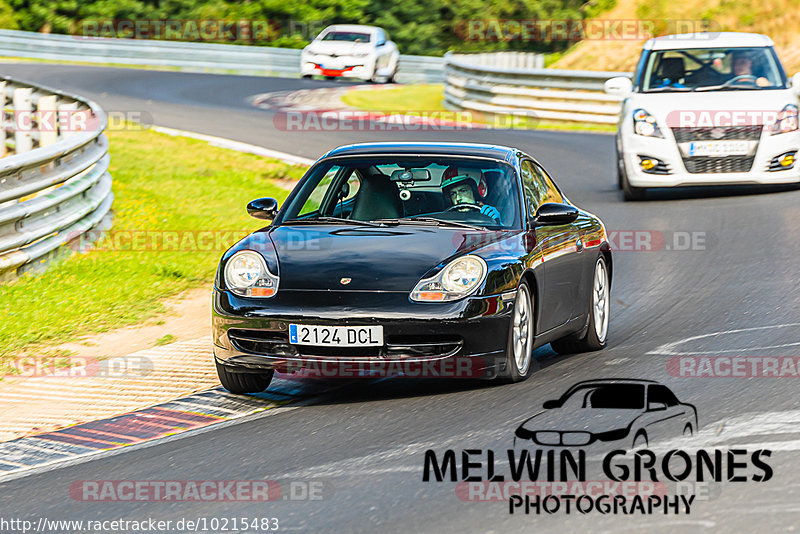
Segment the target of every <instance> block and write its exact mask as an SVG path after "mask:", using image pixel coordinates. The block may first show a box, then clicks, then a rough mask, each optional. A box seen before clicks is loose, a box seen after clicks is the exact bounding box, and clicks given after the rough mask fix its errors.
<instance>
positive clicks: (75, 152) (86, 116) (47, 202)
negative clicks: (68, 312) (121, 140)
mask: <svg viewBox="0 0 800 534" xmlns="http://www.w3.org/2000/svg"><path fill="white" fill-rule="evenodd" d="M0 95H2V96H3V97H4V102H3V108H4V114H3V128H2V130H0V132H2V135H3V140H2V142H0V151H2V154H0V155H5V154H9V155H6V156H5V157H3V158H2V159H0V280H4V279H10V278H13V277H14V276H15V275H16V274H19V273H21V272H24V271H26V270H28V269H31V268H35V267H37V266H39V265H40V264H41V263H42V262H44V261H45V260H46V259H47V258H48V257H50V256H51V255H52V254H55V253H56V252H57V250H58V249H59V247H61V246H62V245H66V244H68V243H70V242H72V241H73V240H76V239H80V238H81V235H82V234H83V233H84V232H86V231H88V230H91V229H93V228H96V227H102V226H104V225H105V224H107V222H108V217H110V211H109V210H110V209H111V204H112V202H113V200H114V195H113V193H112V192H111V175H110V174H109V173H108V164H109V156H108V140H107V139H106V136H105V134H104V133H103V132H104V130H105V128H106V124H107V119H106V114H105V113H104V112H103V110H102V109H100V107H99V106H97V104H95V103H94V102H92V101H89V100H85V99H83V98H81V97H78V96H75V95H70V94H67V93H64V92H61V91H57V90H54V89H49V88H46V87H42V86H37V85H34V84H30V83H26V82H22V81H18V80H13V79H11V78H5V77H3V78H0Z"/></svg>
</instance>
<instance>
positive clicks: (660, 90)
mask: <svg viewBox="0 0 800 534" xmlns="http://www.w3.org/2000/svg"><path fill="white" fill-rule="evenodd" d="M691 90H692V89H690V88H689V87H654V88H653V89H648V90H647V91H645V93H671V92H678V91H681V92H686V91H691Z"/></svg>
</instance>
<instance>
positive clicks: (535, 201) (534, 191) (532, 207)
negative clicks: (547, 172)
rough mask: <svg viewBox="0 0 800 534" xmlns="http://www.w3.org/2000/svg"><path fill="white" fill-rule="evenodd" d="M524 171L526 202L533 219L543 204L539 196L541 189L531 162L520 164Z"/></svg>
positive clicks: (523, 183) (526, 161) (523, 182)
mask: <svg viewBox="0 0 800 534" xmlns="http://www.w3.org/2000/svg"><path fill="white" fill-rule="evenodd" d="M520 169H521V170H522V189H523V191H524V193H525V201H526V204H527V205H528V215H530V216H531V217H533V216H534V215H535V214H536V209H537V208H538V207H539V205H540V204H541V201H540V196H539V188H538V185H537V183H536V182H537V180H536V171H534V169H533V162H531V161H530V160H527V159H526V160H522V163H520Z"/></svg>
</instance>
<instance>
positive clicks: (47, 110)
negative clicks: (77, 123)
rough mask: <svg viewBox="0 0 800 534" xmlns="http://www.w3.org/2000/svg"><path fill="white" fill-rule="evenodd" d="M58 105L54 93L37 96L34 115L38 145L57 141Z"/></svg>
mask: <svg viewBox="0 0 800 534" xmlns="http://www.w3.org/2000/svg"><path fill="white" fill-rule="evenodd" d="M57 113H58V105H57V102H56V95H47V96H42V97H39V103H38V104H37V105H36V117H37V123H38V126H39V146H47V145H52V144H53V143H55V142H56V141H58V117H57V115H56V114H57Z"/></svg>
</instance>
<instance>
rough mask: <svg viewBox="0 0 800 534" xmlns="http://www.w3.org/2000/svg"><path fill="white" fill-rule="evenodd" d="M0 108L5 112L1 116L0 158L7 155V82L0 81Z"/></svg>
mask: <svg viewBox="0 0 800 534" xmlns="http://www.w3.org/2000/svg"><path fill="white" fill-rule="evenodd" d="M0 99H2V102H0V108H2V109H3V112H2V113H3V114H2V116H0V158H4V157H6V150H7V147H6V82H0Z"/></svg>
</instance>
